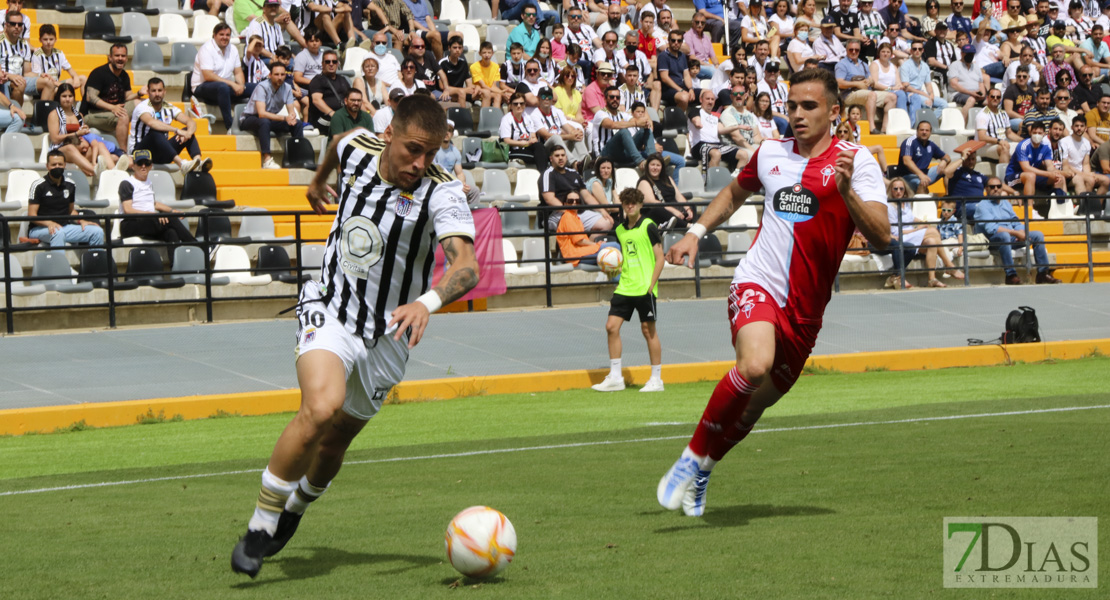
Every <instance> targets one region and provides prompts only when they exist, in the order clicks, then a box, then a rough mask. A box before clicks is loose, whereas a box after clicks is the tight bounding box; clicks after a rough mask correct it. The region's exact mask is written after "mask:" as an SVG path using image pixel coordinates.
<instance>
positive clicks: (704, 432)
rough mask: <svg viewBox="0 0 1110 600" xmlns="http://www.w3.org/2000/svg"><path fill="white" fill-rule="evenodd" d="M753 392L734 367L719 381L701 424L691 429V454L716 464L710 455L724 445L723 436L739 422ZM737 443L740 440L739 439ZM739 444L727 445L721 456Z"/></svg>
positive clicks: (753, 389)
mask: <svg viewBox="0 0 1110 600" xmlns="http://www.w3.org/2000/svg"><path fill="white" fill-rule="evenodd" d="M755 390H756V386H754V385H752V384H751V383H749V382H748V380H747V379H744V376H743V375H741V374H740V373H739V372H738V371H737V370H736V367H733V368H732V370H731V371H729V372H728V373H727V374H726V375H725V376H724V377H722V378H721V381H720V382H719V383H717V387H716V388H714V389H713V395H711V396H710V397H709V404H708V405H706V407H705V412H703V413H702V415H701V421H699V422H698V426H697V428H696V429H694V437H692V438H691V439H690V445H689V447H690V450H691V451H692V452H693V453H694V454H697V455H699V456H711V457H713V458H714V459H715V460H719V459H718V458H717V457H714V456H713V455H714V454H716V451H717V450H718V449H719V448H720V447H722V445H723V444H725V443H726V442H725V440H724V436H725V434H726V433H730V432H731V430H732V429H733V427H734V424H735V423H737V422H738V421H739V420H740V416H741V415H743V414H744V409H746V408H747V407H748V401H749V400H751V398H752V392H754V391H755ZM740 439H743V437H742V436H741V438H740ZM739 441H740V440H736V442H734V443H732V444H731V445H729V446H728V447H727V448H725V449H724V451H723V452H721V453H720V455H721V456H724V452H728V451H729V449H731V448H732V446H735V445H736V443H739Z"/></svg>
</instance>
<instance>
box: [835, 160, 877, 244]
mask: <svg viewBox="0 0 1110 600" xmlns="http://www.w3.org/2000/svg"><path fill="white" fill-rule="evenodd" d="M871 160H872V161H874V159H871ZM855 164H856V151H853V150H843V151H841V152H840V154H839V155H838V156H837V158H836V187H837V189H838V190H839V191H840V195H841V196H842V197H843V198H844V204H845V205H846V206H847V207H848V214H850V215H851V216H852V220H853V221H855V223H856V227H858V228H859V230H860V233H862V234H863V236H864V237H866V238H867V241H868V242H871V245H872V246H874V247H875V248H877V249H879V250H885V249H886V247H887V246H888V245H890V223H889V222H888V221H887V217H886V204H884V203H882V202H865V201H864V200H863V199H861V198H860V197H859V194H857V193H856V190H855V189H854V188H853V187H852V177H853V176H858V174H857V173H856V171H855V168H856V167H855ZM875 170H876V171H877V170H878V166H877V165H876V167H875ZM880 177H881V175H880ZM881 183H882V179H879V180H878V183H877V184H878V185H880V186H881Z"/></svg>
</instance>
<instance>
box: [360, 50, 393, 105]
mask: <svg viewBox="0 0 1110 600" xmlns="http://www.w3.org/2000/svg"><path fill="white" fill-rule="evenodd" d="M354 88H355V89H356V90H358V91H360V92H362V98H363V100H362V110H365V111H366V112H368V113H370V115H371V116H373V115H374V113H376V112H378V108H379V107H381V106H384V105H385V99H386V97H387V96H388V95H389V88H388V87H387V86H386V85H385V82H384V81H382V80H380V79H378V59H377V58H374V57H373V56H367V57H366V58H365V59H364V60H363V61H362V77H358V78H356V79H355V84H354ZM375 102H376V103H377V104H375Z"/></svg>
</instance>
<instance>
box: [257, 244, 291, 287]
mask: <svg viewBox="0 0 1110 600" xmlns="http://www.w3.org/2000/svg"><path fill="white" fill-rule="evenodd" d="M257 265H258V266H257V267H255V272H254V274H255V275H269V276H270V279H272V280H274V281H280V282H282V283H292V284H296V283H297V274H296V273H294V272H293V263H292V261H290V260H289V253H288V252H287V251H286V250H285V248H282V247H281V246H270V245H267V246H262V248H260V249H259V250H258V263H257Z"/></svg>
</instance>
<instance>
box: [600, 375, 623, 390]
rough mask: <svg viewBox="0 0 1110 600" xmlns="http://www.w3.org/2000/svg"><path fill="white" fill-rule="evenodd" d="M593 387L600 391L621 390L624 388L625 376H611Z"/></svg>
mask: <svg viewBox="0 0 1110 600" xmlns="http://www.w3.org/2000/svg"><path fill="white" fill-rule="evenodd" d="M593 388H594V389H595V390H597V391H599V392H619V391H621V390H623V389H624V378H623V377H609V376H606V377H605V379H603V380H601V383H599V384H596V385H594V386H593Z"/></svg>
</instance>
